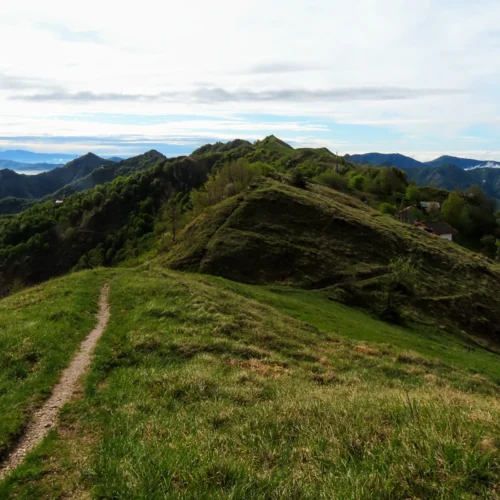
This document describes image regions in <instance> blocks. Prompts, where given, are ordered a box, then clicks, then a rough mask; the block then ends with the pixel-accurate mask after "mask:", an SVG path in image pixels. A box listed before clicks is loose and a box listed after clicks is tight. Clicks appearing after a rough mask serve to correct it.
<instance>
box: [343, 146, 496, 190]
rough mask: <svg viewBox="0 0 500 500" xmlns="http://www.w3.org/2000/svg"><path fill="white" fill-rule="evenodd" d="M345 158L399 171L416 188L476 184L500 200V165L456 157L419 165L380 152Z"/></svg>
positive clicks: (395, 155) (405, 158) (403, 157)
mask: <svg viewBox="0 0 500 500" xmlns="http://www.w3.org/2000/svg"><path fill="white" fill-rule="evenodd" d="M346 159H347V160H349V161H351V162H354V163H358V164H362V165H366V164H368V165H375V166H378V167H383V166H394V167H397V168H400V169H401V170H404V171H406V172H407V173H408V178H409V179H414V180H415V182H416V183H417V184H418V185H420V186H436V187H439V188H442V189H447V190H453V189H455V188H460V189H466V188H468V187H470V186H472V185H474V184H477V185H479V186H481V188H482V189H483V191H484V192H485V193H486V194H487V195H488V196H490V197H493V198H498V199H500V162H496V161H491V160H474V159H472V158H458V157H456V156H440V157H439V158H436V159H435V160H432V161H428V162H420V161H418V160H415V159H414V158H410V157H409V156H404V155H400V154H382V153H368V154H362V155H347V156H346Z"/></svg>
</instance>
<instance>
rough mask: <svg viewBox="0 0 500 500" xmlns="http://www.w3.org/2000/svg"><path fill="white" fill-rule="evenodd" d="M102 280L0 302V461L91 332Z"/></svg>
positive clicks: (73, 280) (53, 286)
mask: <svg viewBox="0 0 500 500" xmlns="http://www.w3.org/2000/svg"><path fill="white" fill-rule="evenodd" d="M107 274H108V273H107V271H86V272H82V273H76V274H71V275H68V276H66V277H64V278H61V279H57V280H54V281H51V282H49V283H46V284H44V285H41V286H38V287H34V288H31V289H29V290H26V291H22V292H19V293H17V294H14V295H12V296H10V297H7V298H5V299H3V300H1V301H0V456H2V455H5V453H6V452H7V451H8V448H9V446H11V445H12V443H13V441H14V440H15V439H16V437H17V436H18V435H19V434H20V433H21V432H22V430H23V428H24V426H25V425H26V423H27V421H28V419H29V417H30V415H31V414H32V412H33V410H34V409H35V408H37V407H40V406H41V405H42V403H43V401H44V400H45V398H46V397H47V396H48V395H49V394H50V392H51V389H52V387H53V385H54V384H55V382H56V381H57V379H58V377H59V374H60V372H61V370H62V369H63V368H64V367H65V366H66V365H67V364H68V362H69V360H70V359H71V357H72V356H73V354H74V352H75V350H76V349H77V347H78V345H79V343H80V342H81V341H82V339H83V338H84V337H85V335H86V334H87V333H88V332H89V331H90V330H91V329H92V328H93V327H94V323H95V313H96V311H97V303H98V297H99V293H100V288H101V284H102V283H103V280H104V279H105V278H106V276H107Z"/></svg>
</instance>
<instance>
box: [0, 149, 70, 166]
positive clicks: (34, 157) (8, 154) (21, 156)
mask: <svg viewBox="0 0 500 500" xmlns="http://www.w3.org/2000/svg"><path fill="white" fill-rule="evenodd" d="M75 158H77V155H70V154H63V153H34V152H33V151H24V150H22V149H12V150H6V151H0V160H11V161H17V162H19V163H56V164H58V165H64V164H66V163H68V162H69V161H71V160H74V159H75Z"/></svg>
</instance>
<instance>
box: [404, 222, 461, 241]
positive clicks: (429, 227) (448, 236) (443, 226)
mask: <svg viewBox="0 0 500 500" xmlns="http://www.w3.org/2000/svg"><path fill="white" fill-rule="evenodd" d="M413 225H414V226H415V227H418V228H420V229H422V230H424V231H427V232H428V233H432V234H435V235H436V236H439V237H440V238H443V239H444V240H449V241H453V236H454V235H455V234H457V233H458V231H457V230H456V229H454V228H452V227H451V226H450V225H449V224H447V223H446V222H443V221H437V222H415V223H414V224H413Z"/></svg>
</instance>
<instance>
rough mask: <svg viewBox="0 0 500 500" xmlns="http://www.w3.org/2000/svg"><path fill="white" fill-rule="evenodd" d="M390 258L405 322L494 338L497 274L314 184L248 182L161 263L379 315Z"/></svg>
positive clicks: (480, 260)
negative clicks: (324, 295) (402, 282)
mask: <svg viewBox="0 0 500 500" xmlns="http://www.w3.org/2000/svg"><path fill="white" fill-rule="evenodd" d="M398 256H399V257H402V258H404V259H410V260H411V261H412V262H413V263H414V266H415V271H416V276H415V278H414V283H413V284H414V288H415V290H413V291H412V292H411V293H410V291H409V290H407V289H405V288H404V287H403V288H402V289H401V290H400V291H399V293H400V296H401V298H400V300H401V301H402V302H403V303H404V304H405V308H406V309H407V313H408V314H409V315H410V316H411V317H422V318H426V317H432V318H433V319H434V321H437V322H439V323H440V324H441V323H442V324H451V325H454V326H458V327H459V328H461V329H465V330H467V331H468V332H469V333H472V334H475V335H479V336H484V337H493V338H498V334H499V333H500V330H499V327H498V324H499V321H500V289H499V284H500V272H499V270H498V268H497V266H494V265H491V264H490V263H488V261H487V259H486V258H484V257H480V256H479V255H474V254H472V253H471V252H469V251H467V250H465V249H463V248H461V247H460V246H458V245H456V244H454V243H451V242H449V241H446V240H442V239H440V238H437V237H436V236H434V235H431V234H428V233H425V232H424V231H421V230H419V229H417V228H414V227H411V226H410V225H408V224H403V223H400V222H398V221H396V220H394V219H393V218H392V217H389V216H384V215H382V214H380V212H377V211H375V210H373V209H371V208H369V207H367V206H366V205H365V204H364V203H363V202H361V201H360V200H358V199H356V198H354V197H352V196H349V195H346V194H343V193H340V192H338V191H334V190H331V189H328V188H326V187H322V186H318V185H316V186H315V185H311V186H310V187H309V188H308V189H307V190H304V189H297V188H295V187H292V186H289V185H286V184H283V183H279V182H276V181H272V180H262V181H258V182H256V183H254V185H252V186H251V187H250V188H248V189H247V190H246V191H245V192H243V193H241V194H239V195H237V196H235V197H233V198H230V199H228V200H226V201H224V202H223V203H221V204H219V205H216V206H215V207H213V208H211V209H209V210H207V211H206V212H205V213H203V214H202V215H201V216H200V217H199V218H197V219H196V220H194V221H193V222H192V223H191V224H190V225H189V226H188V227H187V228H186V230H185V232H184V234H183V235H182V236H181V238H180V240H179V243H178V244H177V245H176V246H175V247H174V248H173V249H172V251H171V252H170V253H169V254H168V255H167V256H166V258H165V262H166V263H167V264H168V265H170V266H172V267H173V268H176V269H184V270H189V271H195V272H201V273H207V274H213V275H217V276H223V277H225V278H229V279H232V280H235V281H241V282H247V283H262V284H264V283H281V284H288V285H295V286H301V287H306V288H326V287H328V289H329V290H330V292H329V293H330V294H331V296H332V297H334V298H336V299H337V300H343V301H345V302H346V303H348V304H351V305H352V304H354V305H360V306H364V307H369V308H370V309H371V310H373V311H375V312H379V313H380V312H381V311H383V309H384V307H385V306H386V302H387V293H386V292H385V290H386V288H387V281H388V279H390V269H389V267H388V265H389V263H390V261H391V259H394V258H397V257H398ZM403 297H404V298H403Z"/></svg>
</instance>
